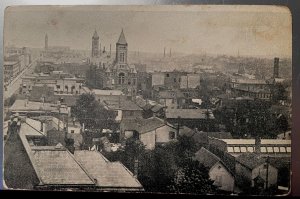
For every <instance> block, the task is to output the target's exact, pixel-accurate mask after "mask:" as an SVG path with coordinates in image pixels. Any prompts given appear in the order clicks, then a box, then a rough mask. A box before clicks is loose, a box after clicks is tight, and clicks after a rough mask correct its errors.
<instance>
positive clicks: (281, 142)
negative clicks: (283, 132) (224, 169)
mask: <svg viewBox="0 0 300 199" xmlns="http://www.w3.org/2000/svg"><path fill="white" fill-rule="evenodd" d="M221 140H222V141H224V142H226V143H227V144H228V145H254V144H255V139H221ZM261 144H262V145H264V144H265V145H291V140H279V139H261Z"/></svg>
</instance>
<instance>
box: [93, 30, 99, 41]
mask: <svg viewBox="0 0 300 199" xmlns="http://www.w3.org/2000/svg"><path fill="white" fill-rule="evenodd" d="M93 38H94V39H99V36H98V33H97V31H96V30H95V32H94V35H93Z"/></svg>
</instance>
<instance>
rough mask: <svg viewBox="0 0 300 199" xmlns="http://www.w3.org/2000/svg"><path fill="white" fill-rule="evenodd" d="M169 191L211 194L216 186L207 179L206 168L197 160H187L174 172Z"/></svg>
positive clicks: (214, 191)
mask: <svg viewBox="0 0 300 199" xmlns="http://www.w3.org/2000/svg"><path fill="white" fill-rule="evenodd" d="M169 188H170V191H171V192H174V193H193V194H213V193H216V190H217V188H216V187H215V186H214V185H213V181H212V180H210V179H209V175H208V169H207V168H205V167H204V166H203V165H199V162H198V161H192V160H190V161H187V162H186V164H185V165H184V166H183V167H182V168H181V169H180V170H179V171H178V172H177V173H176V176H175V178H174V180H173V181H172V184H171V185H170V186H169Z"/></svg>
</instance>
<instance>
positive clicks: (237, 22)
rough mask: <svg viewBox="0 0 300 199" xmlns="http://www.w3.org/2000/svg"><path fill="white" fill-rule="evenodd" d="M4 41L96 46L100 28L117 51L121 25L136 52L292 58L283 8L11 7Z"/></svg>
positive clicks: (105, 40)
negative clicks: (164, 50) (170, 51)
mask: <svg viewBox="0 0 300 199" xmlns="http://www.w3.org/2000/svg"><path fill="white" fill-rule="evenodd" d="M4 23H5V26H4V44H5V46H6V45H15V46H19V47H23V46H28V47H44V37H45V34H46V33H47V34H48V38H49V46H57V45H62V46H70V47H71V48H74V49H84V50H90V49H91V37H92V35H93V33H94V31H95V29H96V30H97V32H98V35H99V36H100V42H101V43H102V44H101V45H102V47H103V46H106V48H107V49H108V48H109V44H112V47H113V50H114V49H115V43H116V41H117V40H118V37H119V34H120V32H121V29H122V28H123V29H124V33H125V36H126V39H127V42H128V45H129V50H130V51H138V50H139V51H141V52H142V51H145V52H161V53H163V48H164V47H166V48H167V52H169V48H172V51H173V52H186V53H194V54H199V53H203V52H206V53H213V54H228V55H237V54H238V52H239V54H240V55H253V56H267V57H274V56H279V57H283V56H284V57H286V56H287V57H291V51H292V50H291V49H292V30H291V15H290V12H289V11H288V9H286V8H284V7H278V6H172V7H170V6H135V7H130V6H117V7H116V6H115V7H114V6H90V7H89V6H76V7H72V6H65V7H62V6H60V7H55V6H51V7H50V6H49V7H42V6H35V7H10V8H8V9H6V12H5V22H4Z"/></svg>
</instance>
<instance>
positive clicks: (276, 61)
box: [273, 57, 279, 78]
mask: <svg viewBox="0 0 300 199" xmlns="http://www.w3.org/2000/svg"><path fill="white" fill-rule="evenodd" d="M273 77H274V78H279V58H278V57H275V58H274V74H273Z"/></svg>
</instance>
